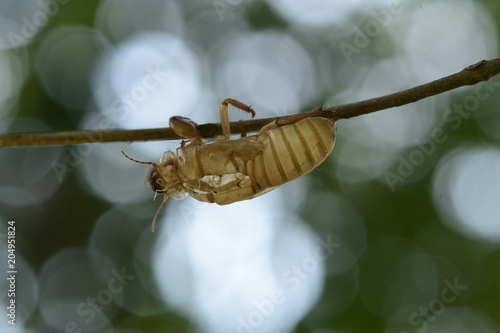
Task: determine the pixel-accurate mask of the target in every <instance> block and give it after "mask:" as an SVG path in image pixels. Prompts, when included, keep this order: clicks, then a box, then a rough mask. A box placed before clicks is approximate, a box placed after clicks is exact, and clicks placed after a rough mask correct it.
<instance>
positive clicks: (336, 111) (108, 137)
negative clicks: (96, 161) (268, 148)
mask: <svg viewBox="0 0 500 333" xmlns="http://www.w3.org/2000/svg"><path fill="white" fill-rule="evenodd" d="M498 73H500V58H497V59H493V60H489V61H486V60H482V61H480V62H478V63H476V64H474V65H471V66H469V67H467V68H465V69H463V70H462V71H460V72H458V73H455V74H452V75H449V76H446V77H444V78H441V79H438V80H435V81H432V82H430V83H426V84H423V85H420V86H417V87H414V88H411V89H407V90H403V91H400V92H397V93H393V94H389V95H385V96H381V97H377V98H372V99H368V100H365V101H361V102H356V103H350V104H344V105H339V106H334V107H330V108H324V109H323V110H324V112H322V113H321V114H319V115H318V116H321V117H335V118H340V119H347V118H352V117H357V116H361V115H364V114H368V113H372V112H376V111H380V110H385V109H389V108H392V107H397V106H401V105H405V104H409V103H413V102H416V101H419V100H421V99H424V98H427V97H430V96H434V95H438V94H441V93H443V92H446V91H450V90H453V89H456V88H459V87H463V86H470V85H474V84H477V83H479V82H482V81H486V80H489V79H490V78H491V77H493V76H495V75H496V74H498ZM289 116H291V115H287V116H283V117H277V118H265V119H255V120H248V121H239V122H232V123H231V132H232V133H251V132H256V131H258V130H259V129H260V128H262V127H263V126H264V125H266V124H268V123H270V122H271V121H273V120H275V119H281V118H286V117H289ZM198 130H199V132H200V133H201V135H202V136H203V137H204V138H211V137H215V136H218V135H221V134H222V130H221V126H220V124H218V123H213V124H203V125H198ZM179 139H180V137H179V136H178V135H177V134H175V133H174V131H172V130H171V129H170V128H154V129H142V130H108V131H72V132H49V133H17V134H6V135H0V147H28V146H53V145H75V144H84V143H98V142H101V143H102V142H132V141H155V140H179Z"/></svg>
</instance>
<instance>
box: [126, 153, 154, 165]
mask: <svg viewBox="0 0 500 333" xmlns="http://www.w3.org/2000/svg"><path fill="white" fill-rule="evenodd" d="M121 152H122V154H123V155H124V156H125V157H126V158H128V159H129V160H131V161H133V162H135V163H140V164H148V165H152V166H154V167H158V164H156V163H155V162H143V161H139V160H136V159H134V158H132V157H130V156H128V155H127V154H125V152H124V151H123V150H122V151H121Z"/></svg>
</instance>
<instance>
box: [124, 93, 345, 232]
mask: <svg viewBox="0 0 500 333" xmlns="http://www.w3.org/2000/svg"><path fill="white" fill-rule="evenodd" d="M229 104H231V105H233V106H235V107H237V108H239V109H241V110H243V111H246V112H248V113H250V114H251V115H252V117H253V116H255V111H254V110H253V109H252V108H251V107H249V106H247V105H245V104H243V103H241V102H239V101H237V100H234V99H226V100H224V101H223V102H222V104H221V107H220V119H221V126H222V133H223V135H222V137H221V138H219V139H217V140H213V141H211V142H208V143H206V142H205V140H203V138H202V137H201V135H200V133H199V132H198V130H197V128H196V124H195V123H194V122H193V121H191V120H190V119H188V118H184V117H179V116H176V117H172V118H170V121H169V123H170V127H171V128H172V129H173V130H174V131H175V132H176V133H177V134H178V135H179V136H181V137H183V138H187V139H189V143H188V144H186V143H185V142H184V141H183V142H182V144H181V146H180V147H179V148H177V151H176V153H173V152H172V151H166V152H165V153H164V154H163V156H162V157H161V159H160V162H159V163H154V162H141V161H138V160H135V159H133V158H130V157H129V156H127V155H126V154H125V153H124V152H123V151H122V153H123V154H124V155H125V157H127V158H128V159H130V160H132V161H134V162H137V163H141V164H149V165H151V167H150V168H149V170H148V172H147V175H146V182H147V184H148V186H149V187H150V188H151V189H152V190H153V191H154V192H156V193H159V194H163V195H164V198H163V202H162V204H161V205H160V207H159V208H158V211H157V212H156V215H155V217H154V219H153V223H152V229H153V230H154V225H155V221H156V219H157V217H158V214H159V213H160V211H161V209H162V208H163V206H164V205H165V203H166V201H167V199H168V197H172V198H175V199H184V198H185V197H186V196H187V195H188V194H189V195H190V196H192V197H193V198H195V199H197V200H200V201H205V202H210V203H217V204H219V205H227V204H230V203H233V202H236V201H242V200H248V199H252V198H255V197H257V196H259V195H262V194H264V193H267V192H269V191H271V190H273V189H275V188H277V187H279V186H280V185H283V184H285V183H287V182H289V181H292V180H294V179H297V178H299V177H301V176H303V175H305V174H306V173H308V172H311V171H312V170H314V169H315V168H316V167H317V166H318V165H320V164H321V163H322V162H323V161H324V160H325V159H326V157H327V156H328V155H329V154H330V152H331V151H332V149H333V146H334V144H335V134H336V127H335V122H336V121H337V120H338V118H324V117H320V116H319V115H320V114H321V113H323V112H325V111H324V110H323V109H322V108H321V107H320V108H319V109H317V110H315V111H312V112H308V113H304V114H301V115H297V116H291V117H288V118H284V119H278V120H275V121H272V122H271V123H269V124H267V125H266V126H264V127H263V128H262V129H261V130H260V131H259V133H257V134H256V135H252V136H246V137H242V138H240V139H233V140H231V138H230V136H231V132H230V127H229V116H228V105H229Z"/></svg>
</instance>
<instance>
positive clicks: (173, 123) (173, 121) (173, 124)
mask: <svg viewBox="0 0 500 333" xmlns="http://www.w3.org/2000/svg"><path fill="white" fill-rule="evenodd" d="M169 125H170V128H172V129H173V130H174V132H175V133H177V134H178V135H179V136H181V137H183V138H186V139H189V140H191V144H193V145H201V144H203V138H202V137H201V134H200V132H198V129H197V128H196V123H195V122H194V121H192V120H191V119H189V118H186V117H181V116H175V117H170V120H169Z"/></svg>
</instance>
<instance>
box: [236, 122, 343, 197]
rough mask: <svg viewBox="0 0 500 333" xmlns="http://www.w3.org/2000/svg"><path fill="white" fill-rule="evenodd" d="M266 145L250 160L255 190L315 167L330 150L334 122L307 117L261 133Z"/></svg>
mask: <svg viewBox="0 0 500 333" xmlns="http://www.w3.org/2000/svg"><path fill="white" fill-rule="evenodd" d="M258 141H260V142H262V143H264V144H265V145H266V148H265V149H264V151H263V152H262V154H259V155H258V156H256V157H255V158H254V159H252V160H250V161H248V162H247V165H246V168H247V173H248V175H249V176H250V178H251V179H252V180H253V182H254V186H256V187H257V188H256V189H255V190H256V192H258V191H259V190H263V189H266V188H269V187H275V186H279V185H282V184H284V183H286V182H289V181H291V180H294V179H297V178H299V177H301V176H302V175H305V174H306V173H308V172H311V171H312V170H314V169H315V168H316V167H317V166H318V165H320V164H321V163H322V162H323V161H324V160H325V158H326V157H327V156H328V155H329V154H330V152H331V151H332V149H333V145H334V143H335V124H334V122H333V121H332V120H330V119H326V118H319V117H315V118H313V117H312V118H306V119H303V120H301V121H299V122H297V123H294V124H290V125H287V126H282V127H278V128H275V129H272V130H270V131H267V132H265V133H263V134H261V135H260V136H259V138H258Z"/></svg>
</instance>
